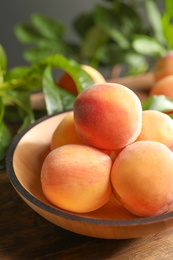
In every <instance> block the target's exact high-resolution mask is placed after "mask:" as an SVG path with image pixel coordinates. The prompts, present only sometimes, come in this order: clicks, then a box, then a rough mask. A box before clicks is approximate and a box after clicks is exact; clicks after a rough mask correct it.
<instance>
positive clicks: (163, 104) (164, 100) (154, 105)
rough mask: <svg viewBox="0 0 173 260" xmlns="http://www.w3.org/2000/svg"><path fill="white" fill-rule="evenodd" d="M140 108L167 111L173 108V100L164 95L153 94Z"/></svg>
mask: <svg viewBox="0 0 173 260" xmlns="http://www.w3.org/2000/svg"><path fill="white" fill-rule="evenodd" d="M142 108H143V110H158V111H161V112H169V111H172V110H173V100H171V99H170V98H168V97H166V96H164V95H154V96H151V97H149V98H148V99H147V100H146V101H145V102H143V104H142Z"/></svg>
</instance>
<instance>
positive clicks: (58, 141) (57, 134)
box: [50, 111, 83, 150]
mask: <svg viewBox="0 0 173 260" xmlns="http://www.w3.org/2000/svg"><path fill="white" fill-rule="evenodd" d="M66 144H83V142H82V140H81V139H80V138H79V136H78V135H77V133H76V129H75V125H74V119H73V111H72V112H69V114H67V115H66V116H65V117H64V118H63V120H62V121H61V122H60V124H59V125H58V126H57V127H56V129H55V131H54V133H53V136H52V139H51V144H50V147H51V150H53V149H55V148H58V147H60V146H62V145H66Z"/></svg>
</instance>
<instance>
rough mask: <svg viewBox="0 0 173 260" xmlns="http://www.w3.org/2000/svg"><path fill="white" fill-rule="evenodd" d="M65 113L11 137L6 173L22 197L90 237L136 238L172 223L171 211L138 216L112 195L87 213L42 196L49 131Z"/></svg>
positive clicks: (47, 215)
mask: <svg viewBox="0 0 173 260" xmlns="http://www.w3.org/2000/svg"><path fill="white" fill-rule="evenodd" d="M67 113H68V112H65V113H60V114H57V115H54V116H51V117H45V118H43V119H41V120H39V121H37V122H36V123H35V124H33V125H32V126H31V127H29V128H28V129H26V130H25V131H23V132H22V133H21V134H19V135H18V136H17V137H16V138H15V139H14V142H13V143H12V145H11V147H10V149H9V152H8V155H7V173H8V176H9V179H10V181H11V183H12V185H13V187H14V188H15V190H16V191H17V192H18V194H19V195H20V196H21V197H22V199H23V200H24V201H25V202H26V203H27V204H28V205H29V206H30V207H31V208H32V209H33V210H35V211H36V212H37V213H38V214H40V215H41V216H43V217H44V218H46V219H47V220H49V221H50V222H52V223H54V224H56V225H58V226H60V227H62V228H65V229H67V230H70V231H73V232H76V233H79V234H83V235H87V236H92V237H98V238H109V239H114V238H135V237H140V236H146V235H149V234H152V233H157V232H159V231H161V230H163V229H165V228H169V227H171V226H172V225H173V212H172V211H171V212H169V213H166V214H163V215H160V216H156V217H151V218H138V217H136V216H134V215H132V214H131V213H129V212H128V211H127V210H125V209H124V208H123V207H122V206H121V205H120V204H119V203H118V201H117V200H116V199H115V197H114V196H113V195H112V196H111V198H110V200H109V201H108V203H107V204H106V205H104V206H103V207H102V208H100V209H98V210H96V211H93V212H90V213H86V214H75V213H72V212H68V211H65V210H62V209H60V208H57V207H55V206H53V205H52V204H51V203H50V202H49V201H48V200H47V199H46V198H45V196H44V194H43V192H42V189H41V183H40V170H41V166H42V163H43V160H44V158H45V157H46V155H47V154H48V153H49V151H50V148H49V146H50V140H51V137H52V134H53V132H54V130H55V128H56V127H57V125H58V124H59V123H60V121H61V120H62V119H63V117H64V116H65V115H66V114H67ZM74 156H75V155H74ZM57 160H58V158H57Z"/></svg>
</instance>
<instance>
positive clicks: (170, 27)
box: [162, 13, 173, 50]
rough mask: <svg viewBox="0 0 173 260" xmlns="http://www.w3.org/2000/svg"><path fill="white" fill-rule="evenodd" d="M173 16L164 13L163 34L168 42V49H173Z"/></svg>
mask: <svg viewBox="0 0 173 260" xmlns="http://www.w3.org/2000/svg"><path fill="white" fill-rule="evenodd" d="M171 20H172V16H170V14H169V13H164V15H163V16H162V24H163V32H164V35H165V38H166V41H167V48H168V49H170V50H171V49H173V37H172V35H173V24H172V23H171Z"/></svg>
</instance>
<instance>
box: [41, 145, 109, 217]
mask: <svg viewBox="0 0 173 260" xmlns="http://www.w3.org/2000/svg"><path fill="white" fill-rule="evenodd" d="M111 166H112V160H111V158H110V156H109V155H107V154H105V153H103V152H101V151H100V150H98V149H96V148H94V147H89V146H86V145H77V144H68V145H64V146H61V147H59V148H56V149H54V150H52V151H51V152H50V153H49V154H48V155H47V157H46V159H45V160H44V162H43V165H42V169H41V185H42V190H43V193H44V195H45V197H46V198H47V199H48V200H49V201H50V202H51V203H52V204H54V205H55V206H57V207H60V208H62V209H65V210H68V211H72V212H78V213H84V212H90V211H93V210H96V209H98V208H100V207H101V206H103V205H104V204H105V203H106V202H107V201H108V200H109V197H110V194H111V183H110V169H111Z"/></svg>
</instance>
